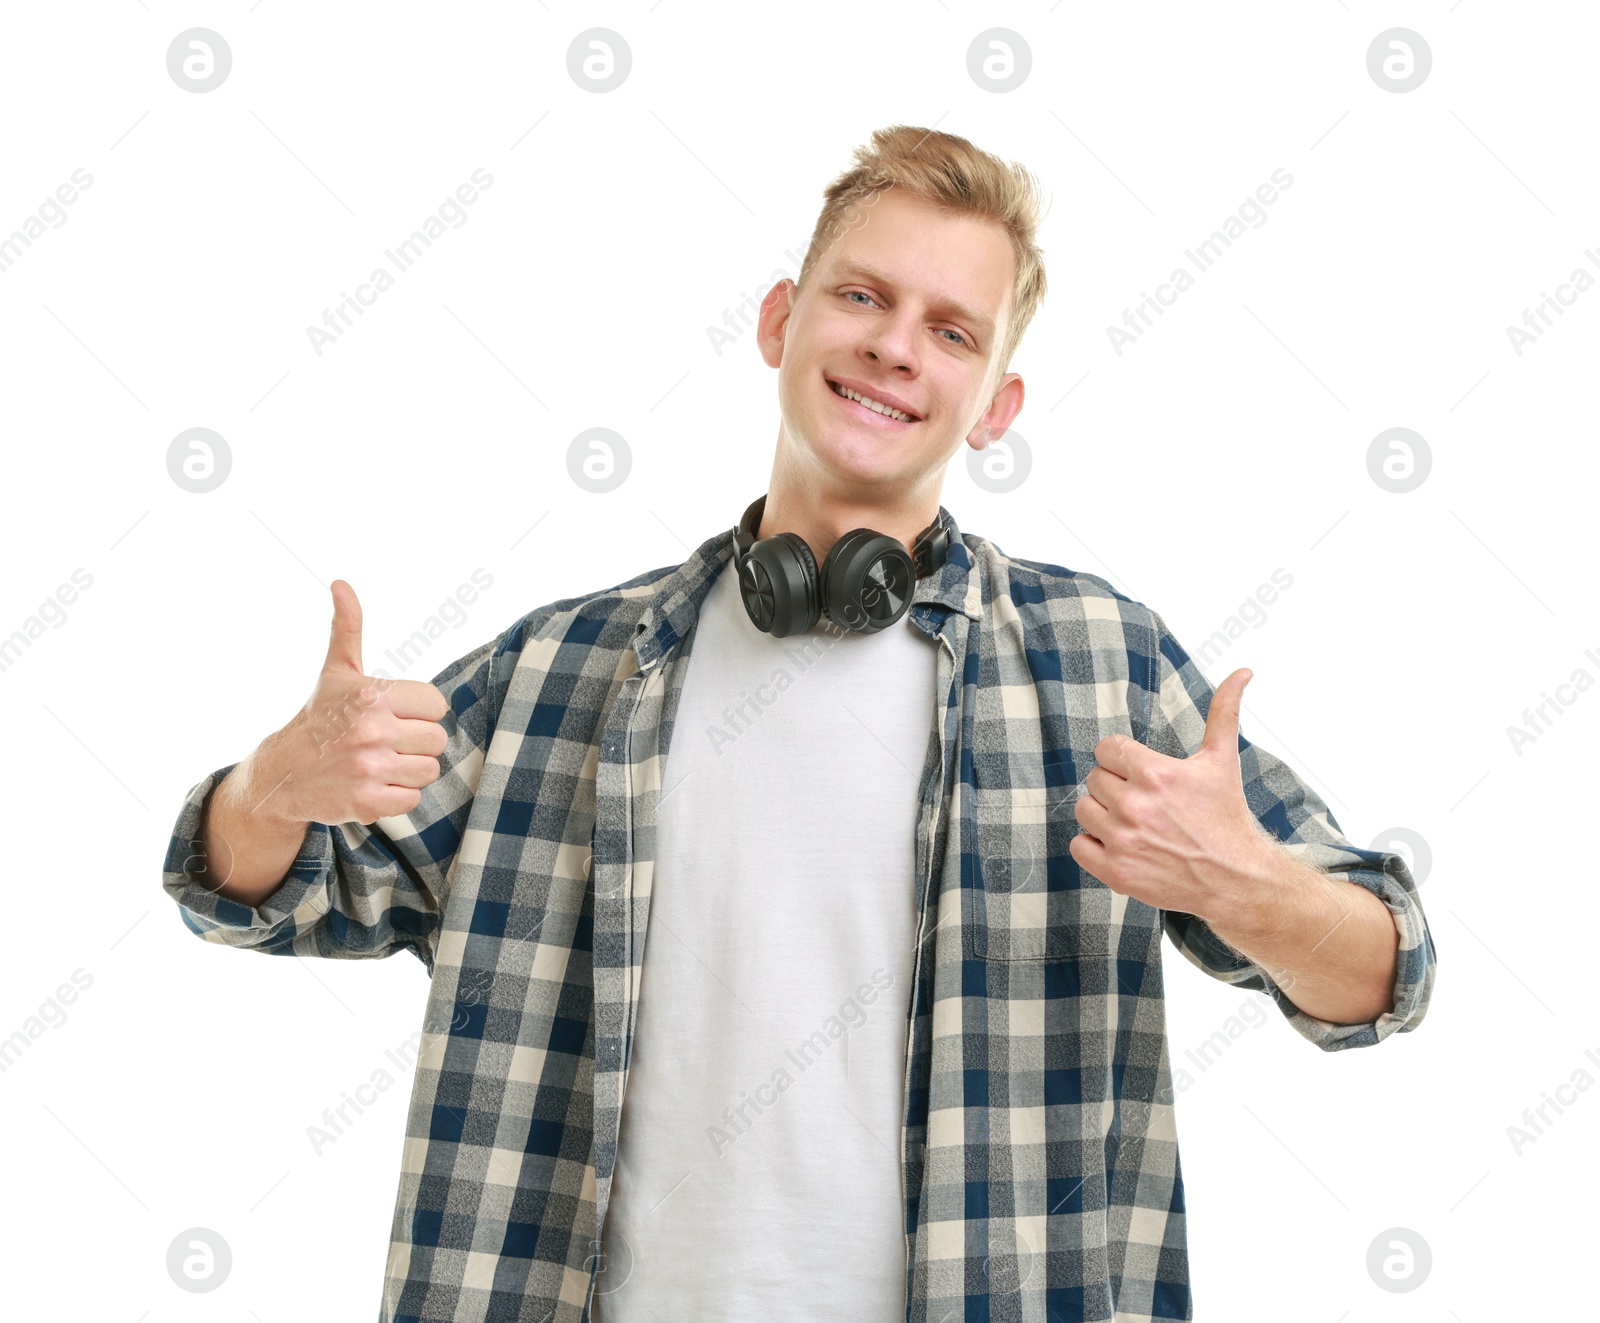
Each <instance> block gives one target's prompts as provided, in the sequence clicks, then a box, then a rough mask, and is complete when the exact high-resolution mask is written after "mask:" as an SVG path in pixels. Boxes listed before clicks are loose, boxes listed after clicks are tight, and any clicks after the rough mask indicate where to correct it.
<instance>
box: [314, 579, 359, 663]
mask: <svg viewBox="0 0 1600 1323" xmlns="http://www.w3.org/2000/svg"><path fill="white" fill-rule="evenodd" d="M341 589H343V592H341V591H340V590H341ZM330 591H331V592H332V593H333V626H332V628H331V629H330V630H329V632H328V656H327V659H326V660H325V661H324V662H323V663H322V669H323V670H324V671H354V672H355V673H356V674H357V675H359V674H361V603H360V601H358V600H357V598H356V590H355V589H354V588H352V587H351V586H350V585H349V584H347V583H346V582H345V581H344V580H343V579H335V580H334V581H333V586H332V588H331V589H330Z"/></svg>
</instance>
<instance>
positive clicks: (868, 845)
mask: <svg viewBox="0 0 1600 1323" xmlns="http://www.w3.org/2000/svg"><path fill="white" fill-rule="evenodd" d="M735 565H736V562H733V561H730V562H729V564H728V566H727V567H725V569H724V571H723V573H722V574H721V575H719V577H718V579H717V581H716V582H715V583H714V584H712V586H711V588H710V590H709V591H708V592H707V594H706V597H705V600H704V602H703V603H702V606H701V610H700V614H699V618H698V622H697V625H696V634H695V636H694V638H693V640H692V647H691V651H690V655H689V660H688V670H687V671H686V673H685V675H684V678H683V691H682V694H681V697H680V700H679V709H678V715H677V722H676V725H675V727H674V729H673V734H672V738H671V745H670V748H669V750H668V755H667V759H666V763H665V766H664V772H663V777H664V779H663V786H662V800H661V811H660V818H659V828H658V834H657V840H656V845H657V858H656V863H655V870H654V876H653V881H652V889H651V899H650V916H649V928H648V933H647V936H646V940H645V956H644V968H643V974H642V977H641V981H640V990H639V1009H638V1016H637V1020H636V1025H635V1038H634V1044H633V1056H632V1060H631V1064H630V1066H629V1075H628V1085H627V1094H626V1097H625V1098H624V1100H623V1108H622V1127H621V1132H620V1135H619V1138H618V1151H617V1164H616V1172H615V1176H614V1178H613V1182H612V1187H611V1200H610V1205H609V1208H608V1210H607V1216H606V1225H605V1229H604V1232H603V1235H602V1248H603V1258H602V1265H603V1267H602V1272H601V1275H600V1278H599V1280H598V1283H597V1285H596V1294H595V1303H594V1317H595V1319H596V1320H600V1321H601V1323H661V1320H676V1319H689V1318H692V1319H695V1320H697V1323H721V1321H723V1320H726V1321H727V1323H748V1321H749V1320H752V1319H760V1320H762V1323H784V1321H785V1320H795V1321H796V1323H800V1320H804V1321H805V1323H812V1321H813V1320H816V1319H824V1318H848V1319H850V1320H852V1323H900V1320H902V1319H903V1318H904V1317H905V1236H904V1229H903V1227H904V1211H903V1207H902V1202H901V1188H900V1183H901V1177H900V1128H901V1120H902V1117H901V1112H902V1108H903V1105H904V1092H905V1049H906V1024H907V1019H908V1013H909V1008H910V1001H911V958H912V947H913V943H914V941H915V923H916V897H915V896H914V894H913V892H914V879H915V862H914V857H913V856H914V840H915V828H916V821H917V809H918V803H919V794H918V792H919V784H920V781H921V775H922V769H923V763H924V759H925V758H926V756H927V750H928V742H929V739H930V736H931V735H932V732H933V731H934V729H935V723H934V703H935V696H934V682H935V676H936V673H937V672H936V663H937V649H938V643H937V642H936V641H935V640H933V639H930V638H928V637H927V636H926V635H924V634H922V633H921V632H919V631H918V630H916V629H915V628H913V626H912V625H911V622H910V619H909V617H908V616H902V617H901V618H900V619H899V620H898V621H896V622H895V623H894V624H893V625H891V626H890V627H889V628H888V629H885V630H882V631H880V632H878V633H876V634H854V633H850V632H848V631H845V630H843V629H841V628H840V627H839V626H836V625H834V624H832V622H830V621H829V620H828V618H827V616H826V615H824V616H823V617H822V619H821V621H820V622H819V623H818V624H817V626H816V627H815V628H813V629H812V630H811V631H809V632H808V633H805V634H798V635H791V636H790V637H788V638H783V639H778V638H773V637H772V636H771V635H769V634H764V633H762V632H761V631H760V630H758V629H757V628H756V627H755V626H754V625H753V624H752V623H751V622H750V619H749V617H748V616H747V615H746V614H745V610H744V605H743V603H742V602H741V601H740V600H739V590H738V582H737V579H736V576H735Z"/></svg>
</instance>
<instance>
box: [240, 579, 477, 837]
mask: <svg viewBox="0 0 1600 1323" xmlns="http://www.w3.org/2000/svg"><path fill="white" fill-rule="evenodd" d="M332 592H333V628H332V631H331V633H330V635H329V638H328V655H327V657H326V659H325V660H324V661H323V663H322V671H321V674H320V675H318V677H317V685H316V688H315V689H314V690H313V691H312V694H311V697H310V698H309V699H308V700H307V701H306V705H305V707H304V708H302V709H301V711H300V712H299V713H297V714H296V715H295V716H294V717H293V718H292V719H291V720H290V722H289V723H288V725H286V726H284V727H283V729H282V730H280V731H278V732H277V733H276V734H275V735H273V736H272V737H270V739H269V741H268V742H267V744H266V745H264V746H263V747H264V749H266V750H268V751H269V752H270V759H269V762H268V764H267V766H270V772H268V771H267V770H265V769H264V770H263V772H262V779H263V781H264V782H265V784H266V785H268V786H271V787H273V788H272V790H271V791H270V792H269V794H268V796H267V798H266V799H265V800H264V801H263V805H264V807H265V808H266V810H267V811H269V812H271V813H272V814H273V816H275V817H279V818H282V819H286V820H289V821H293V822H298V823H306V822H323V823H337V822H360V823H370V822H373V821H376V820H377V819H378V818H387V817H393V816H395V815H397V814H401V813H409V812H410V811H411V810H412V809H414V808H416V807H417V805H418V804H419V803H421V801H422V788H423V787H424V786H429V785H432V784H433V782H435V781H436V780H438V779H439V770H440V769H439V755H440V754H442V753H443V752H444V751H445V747H446V746H447V745H448V743H449V737H448V736H447V735H446V733H445V729H444V727H443V726H442V725H440V724H439V722H440V719H441V718H442V717H443V716H444V714H445V713H446V712H447V711H448V710H449V703H448V702H447V701H446V699H445V696H444V694H442V693H441V692H440V691H439V689H438V688H437V687H435V686H434V685H431V684H425V683H422V682H420V681H416V680H384V679H374V678H372V677H370V676H367V675H363V674H362V671H361V603H360V602H359V601H357V599H356V594H355V590H354V589H353V588H351V587H350V585H349V584H348V583H346V582H345V581H344V580H343V579H335V580H334V581H333V587H332Z"/></svg>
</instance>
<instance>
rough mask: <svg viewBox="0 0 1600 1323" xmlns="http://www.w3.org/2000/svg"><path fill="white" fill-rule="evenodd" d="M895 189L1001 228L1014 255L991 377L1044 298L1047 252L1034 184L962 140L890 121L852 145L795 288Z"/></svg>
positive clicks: (1004, 366)
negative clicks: (1007, 309) (849, 162)
mask: <svg viewBox="0 0 1600 1323" xmlns="http://www.w3.org/2000/svg"><path fill="white" fill-rule="evenodd" d="M889 188H899V189H901V190H903V191H904V192H905V193H907V194H910V195H911V196H913V197H916V198H918V199H920V200H922V201H924V202H927V203H930V204H932V205H933V206H935V207H939V208H941V209H943V210H945V211H948V212H952V213H955V214H957V215H968V216H976V217H980V218H982V219H984V220H987V221H992V222H994V223H995V224H997V225H999V226H1001V227H1002V228H1003V229H1004V230H1005V232H1006V237H1007V238H1008V239H1010V241H1011V251H1012V253H1013V254H1014V255H1015V257H1016V279H1015V281H1014V283H1013V284H1012V289H1011V318H1010V325H1009V326H1007V328H1006V334H1005V340H1004V342H1003V343H1002V345H1001V347H1000V353H999V356H998V358H997V359H996V360H995V364H996V366H995V371H996V376H997V377H998V376H999V375H1002V374H1004V373H1005V371H1006V369H1007V368H1008V367H1009V366H1010V363H1011V356H1012V354H1014V353H1015V352H1016V349H1017V345H1018V344H1019V343H1020V342H1021V340H1022V333H1023V332H1024V331H1025V330H1027V329H1028V323H1029V322H1031V321H1032V320H1033V314H1034V313H1035V312H1037V311H1038V308H1039V304H1040V303H1041V302H1042V301H1043V299H1044V293H1045V277H1044V254H1043V253H1042V252H1041V251H1040V249H1039V246H1038V244H1037V243H1036V242H1035V241H1034V236H1035V233H1036V232H1037V230H1038V227H1039V221H1040V219H1041V216H1042V212H1041V209H1040V202H1041V190H1040V188H1039V184H1038V181H1037V180H1035V179H1034V177H1033V176H1032V175H1031V174H1029V173H1028V171H1027V170H1025V169H1024V168H1023V167H1022V166H1020V165H1017V164H1015V163H1008V162H1006V161H1003V160H1001V159H1000V158H999V157H998V156H994V155H992V154H991V153H989V152H985V151H981V150H980V149H979V148H977V147H974V146H973V145H972V144H971V143H970V142H968V141H967V140H966V139H965V138H960V137H957V136H956V135H955V134H953V133H939V132H936V131H935V130H933V129H919V128H912V127H910V126H909V125H905V124H894V125H891V126H889V127H888V128H883V129H878V130H876V131H875V132H874V133H873V135H872V143H871V145H870V146H864V147H857V148H856V149H855V165H854V166H852V167H851V168H850V169H848V170H846V171H845V172H844V173H843V174H841V175H840V176H839V177H838V178H836V179H835V180H834V181H833V182H832V183H831V184H829V185H828V187H827V188H826V189H824V190H823V198H824V202H823V206H822V211H821V213H820V214H819V215H818V216H817V223H816V226H815V228H814V229H813V230H812V232H811V244H810V246H809V247H808V248H807V249H806V256H805V261H804V262H802V263H801V265H800V278H799V279H798V280H797V281H796V282H795V283H796V285H804V284H805V279H806V276H807V275H808V274H809V273H810V271H811V269H812V267H813V266H815V265H816V263H817V261H818V260H819V259H820V258H821V257H822V255H823V254H824V253H826V252H827V251H828V249H829V248H830V247H832V245H833V243H834V242H835V241H836V240H837V239H838V238H839V237H840V236H841V235H843V234H845V233H847V232H848V231H850V230H853V229H858V228H860V226H862V225H864V224H866V221H867V217H868V209H869V208H870V207H871V205H872V203H873V202H874V201H876V199H877V196H878V194H880V193H881V192H883V191H884V190H885V189H889Z"/></svg>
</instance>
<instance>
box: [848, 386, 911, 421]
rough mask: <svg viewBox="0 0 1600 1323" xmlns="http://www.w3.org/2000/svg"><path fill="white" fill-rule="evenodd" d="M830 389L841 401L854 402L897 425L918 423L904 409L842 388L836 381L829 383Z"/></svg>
mask: <svg viewBox="0 0 1600 1323" xmlns="http://www.w3.org/2000/svg"><path fill="white" fill-rule="evenodd" d="M828 389H829V390H831V391H832V392H833V393H834V394H835V395H837V396H839V397H840V398H841V399H846V400H852V401H854V402H855V403H856V404H858V405H860V406H861V407H862V408H863V409H867V410H870V411H871V412H872V413H875V414H877V415H879V416H880V417H882V418H888V419H892V420H893V421H894V422H897V423H914V422H916V421H918V420H917V417H916V415H915V414H910V413H907V412H906V411H905V410H904V409H897V408H895V407H894V406H893V405H892V404H886V403H884V402H883V401H882V400H876V399H873V397H872V396H870V395H863V394H862V393H861V392H860V391H858V390H853V389H851V388H850V387H849V386H841V385H840V384H839V383H838V382H836V381H829V382H828Z"/></svg>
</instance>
